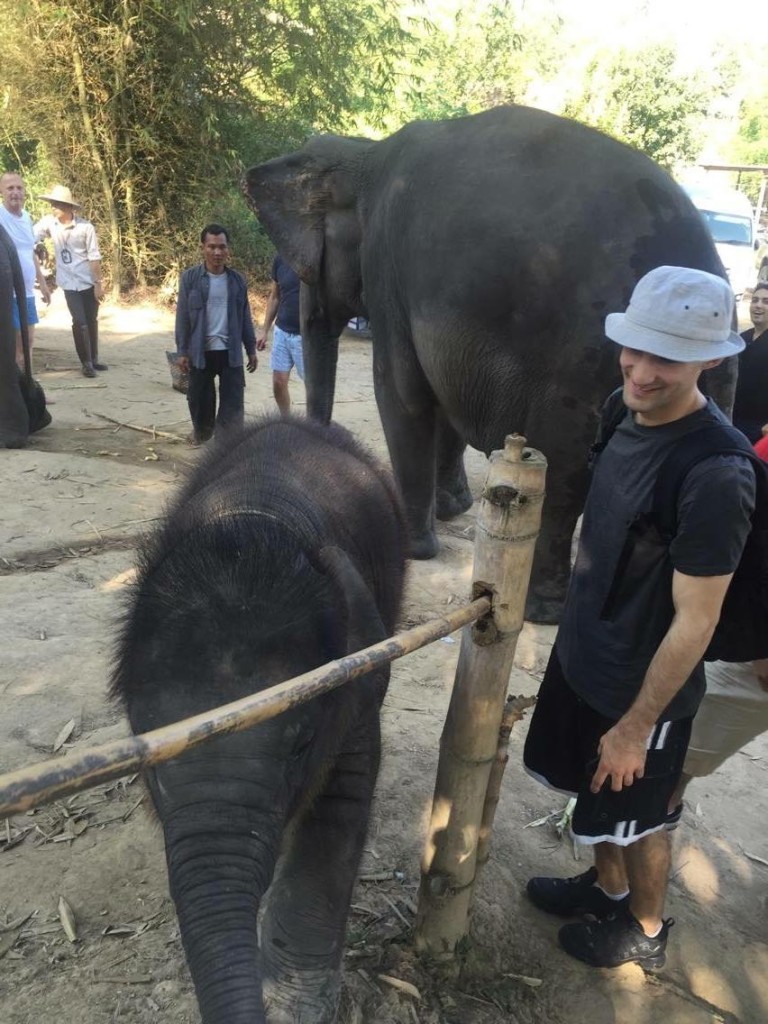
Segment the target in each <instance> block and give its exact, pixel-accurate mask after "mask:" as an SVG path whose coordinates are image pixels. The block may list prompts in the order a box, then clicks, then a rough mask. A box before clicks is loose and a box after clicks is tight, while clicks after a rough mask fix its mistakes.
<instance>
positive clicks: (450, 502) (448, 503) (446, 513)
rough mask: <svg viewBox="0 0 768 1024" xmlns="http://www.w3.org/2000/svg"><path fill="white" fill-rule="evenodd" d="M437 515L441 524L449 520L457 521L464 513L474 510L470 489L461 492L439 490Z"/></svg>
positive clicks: (436, 504)
mask: <svg viewBox="0 0 768 1024" xmlns="http://www.w3.org/2000/svg"><path fill="white" fill-rule="evenodd" d="M435 497H436V503H435V515H436V516H437V518H438V519H439V520H440V521H441V522H445V520H447V519H455V518H456V516H460V515H461V514H462V512H466V511H467V509H470V508H472V500H473V499H472V494H471V492H470V491H469V489H468V488H462V490H460V491H456V492H454V491H448V490H443V489H441V488H438V491H437V494H436V496H435Z"/></svg>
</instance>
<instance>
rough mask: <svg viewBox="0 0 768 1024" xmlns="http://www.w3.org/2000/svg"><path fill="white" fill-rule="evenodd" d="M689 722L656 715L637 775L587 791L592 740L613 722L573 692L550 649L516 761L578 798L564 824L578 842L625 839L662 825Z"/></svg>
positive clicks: (593, 759)
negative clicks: (629, 781) (615, 787)
mask: <svg viewBox="0 0 768 1024" xmlns="http://www.w3.org/2000/svg"><path fill="white" fill-rule="evenodd" d="M691 722H692V719H691V718H682V719H679V720H677V721H675V722H668V721H663V720H660V721H659V722H658V723H657V724H656V726H655V727H654V729H653V732H652V733H651V735H650V737H649V739H648V754H647V756H646V759H645V774H644V776H643V778H642V779H635V781H634V782H633V783H632V785H631V786H626V787H624V788H623V789H622V790H621V791H620V792H618V793H614V792H613V790H612V789H611V781H610V779H606V781H605V782H604V783H603V786H602V789H601V790H600V792H599V793H591V792H590V789H589V786H590V782H591V780H592V776H593V775H594V774H595V771H596V769H597V765H598V761H599V757H598V754H597V748H598V743H599V742H600V738H601V736H602V735H603V734H604V733H606V732H608V730H609V729H610V728H611V727H612V726H613V725H615V724H616V723H615V721H614V719H612V718H607V717H606V716H605V715H601V714H600V713H599V712H597V711H594V710H593V709H592V708H591V707H590V706H589V705H588V704H586V703H585V702H584V701H583V700H582V699H581V698H580V697H578V696H577V695H576V694H575V693H574V691H573V690H572V689H571V688H570V686H569V685H568V682H567V680H566V678H565V676H564V675H563V670H562V668H561V667H560V660H559V658H558V656H557V649H556V648H554V649H553V650H552V654H551V656H550V659H549V664H548V665H547V671H546V672H545V673H544V679H543V680H542V683H541V689H540V690H539V699H538V703H537V704H536V708H535V710H534V713H533V716H532V718H531V724H530V727H529V729H528V737H527V739H526V741H525V752H524V754H523V761H524V763H525V768H526V771H527V772H528V773H529V774H530V775H532V776H533V777H534V778H536V779H538V780H539V782H543V783H544V784H545V785H547V786H549V787H550V788H551V789H556V790H558V791H559V792H561V793H565V794H567V795H568V796H576V797H578V799H577V801H576V808H575V810H574V813H573V819H572V823H571V829H572V832H573V835H574V838H575V839H576V840H577V842H580V843H589V844H591V843H603V842H608V843H616V844H617V845H618V846H628V845H629V844H630V843H634V842H635V841H636V840H638V839H642V837H643V836H646V835H649V834H650V833H651V832H658V831H660V830H661V829H663V828H664V825H665V822H666V817H667V807H668V804H669V800H670V798H671V796H672V793H673V792H674V790H675V787H676V786H677V783H678V781H679V779H680V773H681V772H682V769H683V761H684V760H685V753H686V750H687V749H688V740H689V739H690V735H691Z"/></svg>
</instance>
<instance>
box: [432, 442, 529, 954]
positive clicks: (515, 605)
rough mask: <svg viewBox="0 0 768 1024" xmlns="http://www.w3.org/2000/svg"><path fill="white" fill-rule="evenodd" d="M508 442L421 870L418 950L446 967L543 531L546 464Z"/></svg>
mask: <svg viewBox="0 0 768 1024" xmlns="http://www.w3.org/2000/svg"><path fill="white" fill-rule="evenodd" d="M524 445H525V438H523V437H520V436H519V435H510V436H508V437H507V438H506V440H505V443H504V450H503V451H496V452H493V454H492V455H491V460H490V467H489V470H488V476H487V478H486V482H485V487H484V490H483V496H482V499H481V502H480V509H479V512H478V517H477V526H476V530H475V557H474V569H473V577H472V578H473V585H472V593H473V597H477V596H479V595H480V594H490V595H491V612H490V613H489V615H487V616H485V617H484V618H482V619H480V620H478V622H477V623H475V624H474V625H473V626H471V627H470V626H466V627H465V628H464V630H463V632H462V639H461V651H460V653H459V661H458V665H457V667H456V677H455V681H454V687H453V694H452V696H451V703H450V707H449V709H448V715H447V717H446V721H445V726H444V727H443V733H442V736H441V739H440V759H439V763H438V769H437V779H436V782H435V794H434V799H433V803H432V817H431V821H430V827H429V834H428V836H427V842H426V847H425V851H424V857H423V861H422V872H421V887H420V890H419V908H418V916H417V920H416V932H415V945H416V949H417V950H418V951H419V952H422V953H426V954H428V955H430V956H432V957H438V958H444V959H450V958H451V957H453V955H454V953H455V950H456V947H457V945H458V943H459V942H460V941H461V940H462V939H463V938H464V937H465V935H466V934H467V930H468V926H469V925H468V922H469V909H470V904H471V900H472V893H473V887H474V882H475V877H476V873H477V867H478V864H477V855H478V842H479V838H480V832H481V827H482V829H483V831H484V833H485V837H486V841H487V840H488V838H489V835H488V833H489V832H490V824H491V823H490V821H489V820H488V815H487V813H486V817H485V820H484V819H483V814H484V808H485V806H486V797H487V794H488V786H489V780H490V778H491V769H492V767H493V764H494V762H495V761H496V759H497V752H498V747H499V730H500V727H501V723H502V716H503V713H504V706H505V698H506V693H507V685H508V683H509V675H510V672H511V670H512V662H513V660H514V656H515V647H516V645H517V638H518V635H519V633H520V630H521V629H522V626H523V620H524V617H525V598H526V594H527V592H528V581H529V579H530V574H531V565H532V562H533V549H534V544H535V542H536V537H537V536H538V533H539V526H540V523H541V506H542V502H543V500H544V478H545V474H546V459H545V458H544V456H543V455H541V453H540V452H537V451H534V450H533V449H526V448H524Z"/></svg>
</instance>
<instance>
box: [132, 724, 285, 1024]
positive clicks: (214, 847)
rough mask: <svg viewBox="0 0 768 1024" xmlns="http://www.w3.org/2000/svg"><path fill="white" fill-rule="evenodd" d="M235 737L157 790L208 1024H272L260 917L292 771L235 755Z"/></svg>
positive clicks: (190, 760) (163, 770)
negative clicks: (265, 1001) (264, 977)
mask: <svg viewBox="0 0 768 1024" xmlns="http://www.w3.org/2000/svg"><path fill="white" fill-rule="evenodd" d="M246 735H247V734H242V736H243V737H244V736H246ZM237 738H238V739H239V738H240V737H237ZM234 739H236V738H235V737H229V738H228V744H229V747H230V749H229V751H227V752H226V755H225V754H224V752H223V749H222V750H220V751H218V752H217V751H216V750H213V751H212V750H210V749H209V750H207V751H205V752H200V753H198V752H193V753H192V754H191V755H189V756H188V757H185V758H183V759H180V760H179V761H177V762H170V763H169V764H168V765H165V766H162V767H159V768H158V769H157V770H156V771H155V772H154V773H153V774H152V776H151V777H150V780H149V782H150V787H151V789H152V792H153V797H154V799H155V803H156V806H157V810H158V813H159V816H160V818H161V820H162V822H163V827H164V832H165V841H166V857H167V863H168V880H169V885H170V891H171V895H172V897H173V900H174V903H175V905H176V912H177V914H178V919H179V927H180V930H181V938H182V942H183V944H184V949H185V952H186V955H187V962H188V964H189V968H190V972H191V974H192V980H193V982H194V985H195V990H196V993H197V999H198V1003H199V1006H200V1014H201V1018H202V1021H203V1024H266V1017H265V1014H264V1004H263V997H262V985H261V971H260V969H259V944H258V935H257V914H258V911H259V905H260V902H261V898H262V896H263V895H264V893H265V891H266V890H267V888H268V886H269V884H270V881H271V879H272V875H273V872H274V866H275V860H276V857H277V853H278V849H279V844H280V837H281V835H282V831H283V827H284V821H285V813H284V811H285V782H284V766H282V765H281V764H280V763H279V762H274V763H272V762H269V763H268V762H267V761H265V760H264V759H263V758H258V759H256V758H253V757H252V756H248V755H247V754H246V753H245V751H244V750H243V749H242V748H241V749H240V750H238V751H232V749H231V748H232V741H233V740H234ZM250 742H251V744H252V743H253V737H251V738H250ZM216 745H217V741H213V742H212V744H210V745H209V747H216ZM244 755H245V756H244Z"/></svg>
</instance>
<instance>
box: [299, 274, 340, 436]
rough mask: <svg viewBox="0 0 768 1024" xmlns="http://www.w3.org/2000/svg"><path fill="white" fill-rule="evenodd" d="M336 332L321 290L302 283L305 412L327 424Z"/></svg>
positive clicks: (333, 381)
mask: <svg viewBox="0 0 768 1024" xmlns="http://www.w3.org/2000/svg"><path fill="white" fill-rule="evenodd" d="M339 333H340V331H339V330H336V331H334V330H333V329H332V327H331V325H330V324H329V317H328V310H327V309H326V308H325V305H324V303H323V302H322V301H321V296H320V289H319V288H318V287H317V286H315V285H308V284H304V283H303V282H302V285H301V341H302V347H303V352H304V383H305V385H306V388H307V414H308V415H309V416H311V417H312V418H313V419H316V420H319V421H320V422H321V423H329V422H330V420H331V417H332V416H333V399H334V394H335V391H336V364H337V362H338V358H339Z"/></svg>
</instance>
